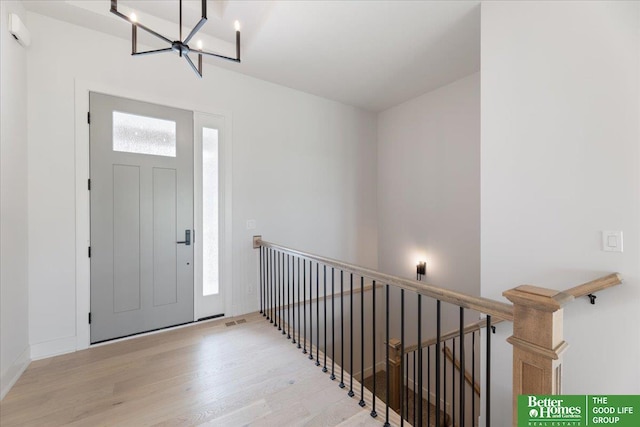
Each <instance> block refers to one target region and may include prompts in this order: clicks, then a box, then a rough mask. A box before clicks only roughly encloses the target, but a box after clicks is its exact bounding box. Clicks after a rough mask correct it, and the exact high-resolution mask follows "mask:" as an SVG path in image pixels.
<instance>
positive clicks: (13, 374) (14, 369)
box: [0, 346, 31, 400]
mask: <svg viewBox="0 0 640 427" xmlns="http://www.w3.org/2000/svg"><path fill="white" fill-rule="evenodd" d="M30 363H31V348H30V347H29V346H27V348H25V349H24V351H23V352H22V353H21V354H20V355H19V356H18V358H17V359H16V360H14V362H13V363H12V364H11V366H9V368H8V369H7V371H6V372H4V373H3V374H2V377H1V378H0V400H2V399H4V397H5V396H6V395H7V393H9V390H11V387H13V385H14V384H15V383H16V382H17V381H18V379H20V376H21V375H22V373H23V372H24V371H25V370H26V369H27V368H28V367H29V364H30Z"/></svg>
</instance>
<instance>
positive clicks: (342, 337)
mask: <svg viewBox="0 0 640 427" xmlns="http://www.w3.org/2000/svg"><path fill="white" fill-rule="evenodd" d="M339 386H340V388H344V387H345V385H344V271H342V270H340V384H339Z"/></svg>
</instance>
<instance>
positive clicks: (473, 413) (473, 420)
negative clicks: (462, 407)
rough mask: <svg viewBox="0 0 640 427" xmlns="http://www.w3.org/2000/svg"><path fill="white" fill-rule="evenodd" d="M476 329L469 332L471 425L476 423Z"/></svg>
mask: <svg viewBox="0 0 640 427" xmlns="http://www.w3.org/2000/svg"><path fill="white" fill-rule="evenodd" d="M475 386H476V331H473V332H472V333H471V389H472V390H471V426H472V427H475V425H476V393H475V391H476V390H475Z"/></svg>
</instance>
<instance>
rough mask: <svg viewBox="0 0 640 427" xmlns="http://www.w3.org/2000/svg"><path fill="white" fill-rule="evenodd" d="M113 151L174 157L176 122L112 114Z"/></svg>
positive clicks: (128, 114) (119, 113)
mask: <svg viewBox="0 0 640 427" xmlns="http://www.w3.org/2000/svg"><path fill="white" fill-rule="evenodd" d="M113 151H120V152H124V153H135V154H149V155H155V156H166V157H175V156H176V122H174V121H172V120H164V119H159V118H156V117H146V116H139V115H137V114H130V113H122V112H120V111H114V112H113Z"/></svg>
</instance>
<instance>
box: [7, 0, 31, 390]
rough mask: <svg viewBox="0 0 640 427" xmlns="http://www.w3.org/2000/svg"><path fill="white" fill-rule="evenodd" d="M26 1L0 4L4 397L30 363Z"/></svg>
mask: <svg viewBox="0 0 640 427" xmlns="http://www.w3.org/2000/svg"><path fill="white" fill-rule="evenodd" d="M9 13H16V14H18V15H19V16H20V18H21V19H22V21H23V22H25V23H26V21H27V19H26V18H27V17H26V14H25V10H24V8H23V6H22V3H21V2H18V1H2V2H0V43H1V46H0V92H1V93H2V96H0V398H2V397H4V395H5V393H6V392H7V391H8V390H9V388H10V387H11V386H12V385H13V383H14V382H15V380H17V378H18V377H19V376H20V374H21V373H22V371H23V370H24V368H25V367H26V365H27V363H28V361H29V329H28V312H29V305H28V301H27V78H26V72H27V57H26V50H25V48H23V47H22V46H20V45H19V44H18V42H17V41H16V40H15V39H14V38H13V37H12V36H11V35H10V34H9V32H8V30H7V24H8V17H9Z"/></svg>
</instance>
